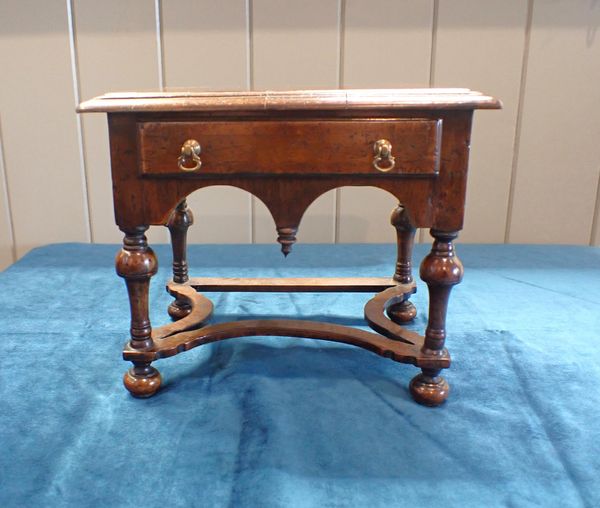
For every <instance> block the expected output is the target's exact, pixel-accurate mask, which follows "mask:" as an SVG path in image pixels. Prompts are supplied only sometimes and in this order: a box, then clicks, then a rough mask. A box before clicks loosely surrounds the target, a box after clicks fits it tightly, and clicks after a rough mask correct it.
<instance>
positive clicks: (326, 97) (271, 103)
mask: <svg viewBox="0 0 600 508" xmlns="http://www.w3.org/2000/svg"><path fill="white" fill-rule="evenodd" d="M501 107H502V103H501V102H500V101H499V100H498V99H495V98H493V97H489V96H487V95H483V94H481V93H479V92H474V91H472V90H469V89H466V88H438V89H435V88H421V89H419V88H416V89H382V90H297V91H294V90H293V91H256V92H206V91H205V92H194V91H172V92H146V93H140V92H123V93H110V94H106V95H103V96H100V97H96V98H94V99H91V100H89V101H86V102H83V103H82V104H80V105H79V107H78V109H77V111H79V112H104V113H107V112H130V113H131V112H161V111H168V112H172V111H226V110H232V111H235V112H242V111H257V110H286V111H293V110H307V109H309V110H315V109H316V110H353V109H354V110H356V109H370V110H378V109H386V110H389V109H499V108H501Z"/></svg>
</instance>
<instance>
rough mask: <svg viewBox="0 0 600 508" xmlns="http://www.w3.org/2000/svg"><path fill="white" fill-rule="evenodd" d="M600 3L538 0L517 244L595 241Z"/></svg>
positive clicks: (514, 224)
mask: <svg viewBox="0 0 600 508" xmlns="http://www.w3.org/2000/svg"><path fill="white" fill-rule="evenodd" d="M599 26H600V3H598V2H590V1H588V0H536V1H535V4H534V10H533V19H532V27H531V40H530V50H529V65H528V69H527V83H526V88H525V96H524V108H523V113H522V114H523V117H522V127H521V137H520V141H519V157H518V165H517V173H516V185H515V195H514V205H513V210H512V220H511V223H510V236H509V240H510V241H511V242H534V243H547V242H557V243H579V244H587V243H588V242H589V241H590V234H591V227H592V217H593V214H594V208H595V203H596V192H597V188H598V170H599V169H600V148H599V144H598V140H600V121H599V116H598V110H599V107H600V86H598V83H600V32H599V31H598V27H599Z"/></svg>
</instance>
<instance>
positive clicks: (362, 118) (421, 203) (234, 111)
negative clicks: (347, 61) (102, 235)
mask: <svg viewBox="0 0 600 508" xmlns="http://www.w3.org/2000/svg"><path fill="white" fill-rule="evenodd" d="M500 107H501V104H500V102H499V101H498V100H496V99H494V98H492V97H488V96H484V95H482V94H480V93H478V92H472V91H470V90H467V89H411V90H323V91H294V92H221V93H217V92H212V93H206V92H204V93H198V92H192V91H190V92H174V93H169V92H157V93H125V94H107V95H103V96H101V97H98V98H95V99H92V100H90V101H87V102H84V103H82V104H81V105H80V106H79V108H78V111H79V112H105V113H107V114H108V125H109V133H110V151H111V165H112V179H113V188H114V205H115V217H116V222H117V225H118V226H119V228H120V229H121V231H123V233H124V234H125V238H124V241H123V248H122V249H121V251H120V252H119V253H118V254H117V258H116V267H117V273H118V274H119V275H120V276H121V277H123V278H124V279H125V283H126V285H127V291H128V293H129V301H130V306H131V330H130V332H131V338H130V340H129V342H128V343H127V345H126V346H125V349H124V351H123V357H124V359H125V360H129V361H131V362H132V363H133V367H132V368H131V369H130V370H129V371H128V372H127V373H126V374H125V377H124V383H125V386H126V388H127V389H128V390H129V391H130V392H131V393H132V394H133V395H134V396H137V397H149V396H151V395H153V394H154V393H155V392H156V391H157V390H158V389H159V387H160V384H161V376H160V374H159V372H158V371H157V370H156V368H154V367H153V366H152V365H151V364H152V362H154V361H155V360H159V359H161V358H166V357H169V356H173V355H176V354H178V353H181V352H183V351H187V350H188V349H191V348H194V347H196V346H200V345H202V344H207V343H210V342H215V341H219V340H224V339H229V338H233V337H241V336H257V335H273V336H290V337H305V338H315V339H322V340H330V341H337V342H344V343H347V344H353V345H355V346H358V347H362V348H365V349H368V350H370V351H373V352H374V353H377V354H378V355H381V356H384V357H387V358H391V359H392V360H395V361H397V362H402V363H411V364H413V365H415V366H417V367H419V368H420V369H421V373H419V374H418V375H417V376H416V377H415V378H413V380H412V381H411V383H410V392H411V394H412V396H413V398H414V399H415V400H416V401H417V402H419V403H421V404H425V405H429V406H436V405H439V404H441V403H442V402H443V401H444V400H445V399H446V398H447V396H448V391H449V387H448V383H447V382H446V380H445V379H444V378H443V377H441V376H440V372H441V370H442V369H445V368H447V367H449V366H450V356H449V354H448V351H447V350H446V349H445V347H444V342H445V339H446V324H445V323H446V310H447V305H448V298H449V296H450V290H451V289H452V287H453V286H454V285H455V284H458V283H459V282H460V281H461V279H462V275H463V267H462V264H461V262H460V260H459V259H458V257H457V255H456V253H455V251H454V247H453V240H454V239H455V238H456V237H457V235H458V231H459V230H460V229H461V228H462V225H463V215H464V204H465V191H466V184H467V165H468V156H469V144H470V132H471V121H472V117H473V111H474V110H475V109H498V108H500ZM210 185H232V186H234V187H238V188H240V189H244V190H246V191H248V192H250V193H252V194H254V195H255V196H256V197H257V198H258V199H260V200H261V201H262V202H263V203H264V204H265V205H266V206H267V207H268V209H269V210H270V212H271V214H272V216H273V219H274V222H275V226H276V230H277V236H278V237H277V239H278V241H279V243H280V244H281V249H282V251H283V253H284V254H285V255H287V254H288V253H289V252H290V250H291V248H292V245H293V243H294V242H295V240H296V232H297V230H298V226H299V224H300V219H301V218H302V215H303V213H304V211H305V210H306V209H307V208H308V206H309V205H310V204H311V203H312V202H313V201H314V200H315V199H316V198H317V197H319V196H320V195H321V194H323V193H324V192H327V191H329V190H331V189H334V188H336V187H342V186H346V185H354V186H375V187H379V188H381V189H384V190H386V191H388V192H390V193H391V194H393V195H394V196H395V197H396V198H398V201H399V203H400V204H399V205H398V207H397V208H396V209H395V210H394V211H393V212H392V218H391V222H392V225H393V226H394V227H395V228H396V231H397V238H398V261H397V263H396V269H395V272H394V275H393V277H390V278H387V277H382V278H323V279H292V278H287V279H238V278H224V279H223V278H221V279H217V278H190V277H189V276H188V265H187V261H186V232H187V229H188V227H189V226H190V225H191V224H192V222H193V216H192V213H191V211H190V210H189V209H188V207H187V204H186V196H188V195H189V194H190V193H192V192H193V191H195V190H197V189H200V188H202V187H208V186H210ZM150 225H165V226H167V227H168V228H169V231H170V233H171V241H172V247H173V280H172V281H170V282H169V283H168V285H167V290H168V291H169V292H170V293H171V295H172V296H173V297H174V298H175V300H174V302H173V303H172V304H171V305H170V307H169V314H170V316H171V317H172V318H173V320H174V322H173V323H171V324H167V325H165V326H162V327H159V328H154V329H152V328H151V326H150V319H149V316H148V289H149V285H150V278H151V277H152V276H153V275H154V274H155V273H156V270H157V259H156V256H155V255H154V252H153V251H152V249H151V248H150V247H149V246H148V243H147V241H146V237H145V235H144V232H145V231H146V230H147V229H148V227H149V226H150ZM419 227H428V228H430V231H431V236H432V237H433V239H434V241H433V247H432V249H431V252H430V253H429V254H428V255H427V256H426V257H425V259H423V261H422V263H421V268H420V275H421V279H423V280H424V281H425V282H426V283H427V286H428V289H429V318H428V324H427V329H426V330H425V335H424V336H421V335H419V334H417V333H415V332H412V331H409V330H406V329H405V328H403V327H402V326H401V325H402V324H403V323H406V322H408V321H410V320H412V319H413V318H414V317H415V315H416V309H415V307H414V305H413V304H412V303H411V302H410V300H409V298H410V296H411V295H412V294H413V293H414V292H415V282H414V280H413V277H412V270H411V268H412V266H411V255H412V248H413V240H414V234H415V229H416V228H419ZM198 291H329V292H332V291H352V292H368V293H378V294H377V295H376V296H375V297H374V298H372V299H371V300H369V301H368V302H367V304H366V306H365V320H366V321H367V323H368V324H369V325H370V326H371V328H372V329H373V332H367V331H364V330H359V329H356V328H351V327H346V326H340V325H335V324H328V323H320V322H312V321H302V320H287V319H274V320H242V321H237V322H231V323H221V324H215V325H210V324H207V321H208V319H209V317H210V315H211V313H212V308H213V307H212V303H211V302H210V301H209V300H208V299H207V298H206V297H204V296H203V295H202V294H201V293H198Z"/></svg>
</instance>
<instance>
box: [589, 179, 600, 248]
mask: <svg viewBox="0 0 600 508" xmlns="http://www.w3.org/2000/svg"><path fill="white" fill-rule="evenodd" d="M599 214H600V168H598V186H597V187H596V204H595V205H594V215H593V217H592V230H591V232H590V245H591V246H592V247H593V246H595V245H598V240H599V238H598V233H597V231H596V230H597V228H598V220H599V217H598V215H599Z"/></svg>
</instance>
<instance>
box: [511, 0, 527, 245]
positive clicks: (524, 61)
mask: <svg viewBox="0 0 600 508" xmlns="http://www.w3.org/2000/svg"><path fill="white" fill-rule="evenodd" d="M533 8H534V0H528V3H527V21H526V23H525V41H524V43H523V59H522V61H521V83H520V85H519V103H518V104H517V121H516V124H515V138H514V143H513V160H512V165H511V172H510V182H509V190H508V203H507V207H506V226H505V230H504V243H509V242H510V229H511V225H512V216H513V206H514V201H515V191H516V185H517V173H518V167H519V149H520V146H521V130H522V125H523V109H524V106H525V91H526V86H527V67H528V65H529V46H530V42H531V27H532V24H533Z"/></svg>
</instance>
